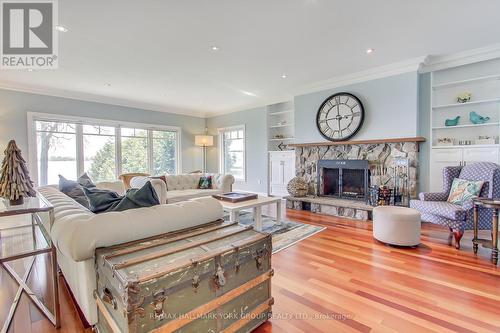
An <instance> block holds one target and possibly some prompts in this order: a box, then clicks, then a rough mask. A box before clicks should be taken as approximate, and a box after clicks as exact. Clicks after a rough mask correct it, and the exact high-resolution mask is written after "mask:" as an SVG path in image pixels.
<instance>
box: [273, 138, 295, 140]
mask: <svg viewBox="0 0 500 333" xmlns="http://www.w3.org/2000/svg"><path fill="white" fill-rule="evenodd" d="M288 140H293V138H281V139H275V138H272V139H269V141H288Z"/></svg>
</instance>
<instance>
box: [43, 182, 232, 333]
mask: <svg viewBox="0 0 500 333" xmlns="http://www.w3.org/2000/svg"><path fill="white" fill-rule="evenodd" d="M96 185H97V186H98V187H99V188H108V189H112V190H114V191H119V192H122V193H123V185H121V182H116V183H104V184H103V183H101V184H96ZM38 190H39V192H40V193H41V194H42V195H43V196H45V197H46V198H47V200H48V201H50V202H51V203H52V204H53V205H54V212H55V214H54V215H55V222H54V224H53V227H52V229H51V230H50V235H51V237H52V240H53V241H54V244H55V246H56V248H57V255H58V257H57V262H58V264H59V267H60V268H61V271H62V273H63V275H64V277H65V279H66V281H67V283H68V285H69V287H70V289H71V291H72V293H73V295H74V297H75V299H76V302H77V303H78V306H79V307H80V309H81V311H82V312H83V314H84V316H85V318H86V320H87V322H88V323H89V324H91V325H94V324H95V323H96V322H97V308H96V304H95V301H94V298H93V291H94V290H95V289H96V274H95V269H94V251H95V249H96V248H98V247H107V246H112V245H116V244H121V243H125V242H129V241H132V240H137V239H142V238H146V237H151V236H154V235H158V234H163V233H167V232H171V231H175V230H179V229H184V228H189V227H194V226H197V225H200V224H205V223H209V222H212V221H215V220H218V219H221V218H223V210H222V206H221V204H220V203H219V202H218V201H217V200H215V199H213V198H197V199H193V200H189V201H184V202H181V203H177V204H169V205H165V204H163V205H158V206H154V207H148V208H138V209H131V210H127V211H124V212H109V213H102V214H94V213H92V212H91V211H89V210H87V209H86V208H84V207H83V206H81V205H80V204H78V203H77V202H76V201H74V200H73V199H71V198H70V197H68V196H67V195H65V194H64V193H62V192H60V191H59V190H58V189H57V188H56V187H55V186H45V187H40V188H39V189H38Z"/></svg>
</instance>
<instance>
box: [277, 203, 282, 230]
mask: <svg viewBox="0 0 500 333" xmlns="http://www.w3.org/2000/svg"><path fill="white" fill-rule="evenodd" d="M276 224H277V225H280V224H281V200H280V201H278V202H277V203H276Z"/></svg>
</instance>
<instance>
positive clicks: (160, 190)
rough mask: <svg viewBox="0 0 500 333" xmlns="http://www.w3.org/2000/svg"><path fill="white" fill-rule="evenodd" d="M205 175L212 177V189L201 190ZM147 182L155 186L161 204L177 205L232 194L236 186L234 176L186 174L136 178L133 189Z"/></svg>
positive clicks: (132, 185)
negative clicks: (200, 185)
mask: <svg viewBox="0 0 500 333" xmlns="http://www.w3.org/2000/svg"><path fill="white" fill-rule="evenodd" d="M203 175H207V176H212V188H210V189H200V188H199V187H198V184H199V182H200V178H201V176H203ZM147 181H150V182H151V184H152V185H153V187H154V189H155V190H156V193H157V195H158V198H159V199H160V202H161V203H175V202H180V201H184V200H189V199H194V198H200V197H206V196H212V195H214V194H221V193H227V192H231V191H232V188H233V184H234V177H233V176H232V175H229V174H227V175H223V174H218V173H212V174H202V173H195V174H184V175H169V176H165V177H164V179H160V178H157V177H144V176H138V177H134V178H132V179H131V181H130V186H131V187H132V188H141V187H142V186H143V185H144V184H145V183H146V182H147Z"/></svg>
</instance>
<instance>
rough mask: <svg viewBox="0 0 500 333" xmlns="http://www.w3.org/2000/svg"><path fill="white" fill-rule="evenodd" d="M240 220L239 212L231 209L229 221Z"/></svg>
mask: <svg viewBox="0 0 500 333" xmlns="http://www.w3.org/2000/svg"><path fill="white" fill-rule="evenodd" d="M239 221H240V212H239V211H237V210H231V211H230V212H229V222H239Z"/></svg>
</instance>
